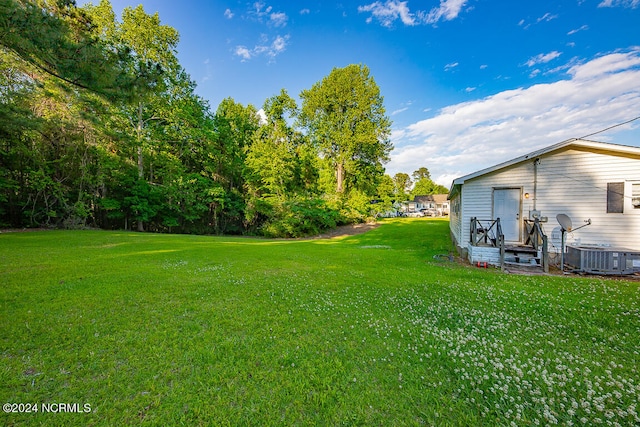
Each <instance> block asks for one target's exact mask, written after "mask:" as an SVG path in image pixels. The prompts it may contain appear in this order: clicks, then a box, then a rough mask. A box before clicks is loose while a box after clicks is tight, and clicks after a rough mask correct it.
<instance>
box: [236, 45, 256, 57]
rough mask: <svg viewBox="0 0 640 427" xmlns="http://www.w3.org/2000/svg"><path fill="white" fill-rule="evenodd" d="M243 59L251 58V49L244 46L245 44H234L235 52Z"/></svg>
mask: <svg viewBox="0 0 640 427" xmlns="http://www.w3.org/2000/svg"><path fill="white" fill-rule="evenodd" d="M234 53H235V54H236V55H238V56H239V57H240V58H242V59H243V60H248V59H251V56H252V55H251V51H250V50H249V49H247V48H246V46H236V49H235V52H234Z"/></svg>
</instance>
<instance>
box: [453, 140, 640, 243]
mask: <svg viewBox="0 0 640 427" xmlns="http://www.w3.org/2000/svg"><path fill="white" fill-rule="evenodd" d="M538 158H539V159H540V163H539V165H538V174H537V176H538V183H537V195H536V194H534V182H533V181H534V165H533V162H534V158H531V159H530V160H525V161H522V162H520V163H517V164H515V165H513V166H510V167H507V168H504V169H500V170H498V171H495V172H491V173H487V174H485V175H481V176H478V177H476V178H472V179H468V180H466V181H465V182H464V183H463V184H462V186H461V195H462V199H461V200H462V202H463V203H462V207H461V217H460V223H461V224H460V234H459V236H460V239H459V241H458V244H459V245H461V246H462V245H466V242H468V241H469V222H470V220H471V218H472V217H478V218H481V219H490V218H491V215H492V212H491V209H492V198H491V197H492V191H493V189H494V188H516V187H520V188H522V193H523V194H524V193H529V195H530V197H529V198H528V199H524V200H523V202H522V216H523V217H524V218H527V217H528V216H529V211H530V210H533V205H534V202H535V203H536V210H538V211H540V213H541V215H542V216H543V217H546V218H547V219H548V221H547V222H546V223H544V224H543V228H544V230H545V233H546V234H547V235H548V236H549V237H550V238H551V239H553V238H554V236H558V235H559V234H558V232H559V225H558V223H557V221H556V215H557V214H559V213H564V214H566V215H569V217H570V218H571V219H572V220H573V226H574V228H577V227H579V226H581V225H583V224H584V221H586V220H587V219H589V218H590V219H591V222H592V223H591V225H590V226H588V227H585V228H582V229H580V230H578V231H576V232H575V233H570V234H571V236H570V239H571V240H570V241H572V242H574V243H581V244H607V245H611V246H621V247H627V248H631V249H640V240H639V238H638V236H640V209H633V205H632V191H633V186H632V183H634V182H635V183H638V182H640V159H638V158H637V157H632V156H623V155H615V154H611V153H606V152H594V151H589V150H582V149H568V150H564V151H556V152H551V153H546V154H543V155H541V156H540V157H538ZM611 182H624V183H625V207H624V212H623V213H621V214H608V213H607V183H611ZM534 198H535V200H534ZM556 229H557V230H556ZM452 231H453V230H452ZM553 243H554V242H552V244H553ZM551 249H552V250H554V249H557V248H551Z"/></svg>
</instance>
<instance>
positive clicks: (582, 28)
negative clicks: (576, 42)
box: [567, 25, 589, 36]
mask: <svg viewBox="0 0 640 427" xmlns="http://www.w3.org/2000/svg"><path fill="white" fill-rule="evenodd" d="M588 29H589V26H588V25H583V26H582V27H580V28H576V29H575V30H571V31H569V32H568V33H567V35H568V36H572V35H574V34H575V33H578V32H580V31H585V30H588Z"/></svg>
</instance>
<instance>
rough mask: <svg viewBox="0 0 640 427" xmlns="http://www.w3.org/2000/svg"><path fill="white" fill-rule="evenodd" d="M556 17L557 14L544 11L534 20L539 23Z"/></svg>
mask: <svg viewBox="0 0 640 427" xmlns="http://www.w3.org/2000/svg"><path fill="white" fill-rule="evenodd" d="M557 17H558V15H552V14H550V13H548V12H547V13H545V14H544V15H543V16H541V17H540V18H538V20H537V21H536V23H540V22H543V21H544V22H549V21H551V20H554V19H556V18H557Z"/></svg>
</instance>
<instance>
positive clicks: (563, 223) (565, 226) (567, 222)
mask: <svg viewBox="0 0 640 427" xmlns="http://www.w3.org/2000/svg"><path fill="white" fill-rule="evenodd" d="M556 219H557V220H558V222H559V223H560V227H562V230H563V231H571V228H572V223H571V218H569V217H568V216H567V215H565V214H558V215H556Z"/></svg>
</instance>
